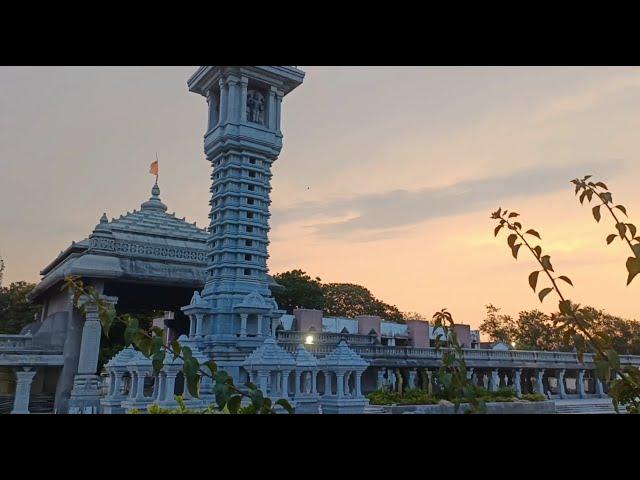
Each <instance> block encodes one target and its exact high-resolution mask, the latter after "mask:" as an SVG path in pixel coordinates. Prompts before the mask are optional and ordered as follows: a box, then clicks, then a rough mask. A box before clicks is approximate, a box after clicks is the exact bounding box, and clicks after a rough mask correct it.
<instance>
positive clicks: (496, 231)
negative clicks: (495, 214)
mask: <svg viewBox="0 0 640 480" xmlns="http://www.w3.org/2000/svg"><path fill="white" fill-rule="evenodd" d="M502 227H503V224H500V225H498V226H497V227H496V228H495V230H494V231H493V236H494V237H497V236H498V233H499V232H500V229H501V228H502Z"/></svg>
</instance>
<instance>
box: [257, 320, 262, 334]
mask: <svg viewBox="0 0 640 480" xmlns="http://www.w3.org/2000/svg"><path fill="white" fill-rule="evenodd" d="M261 336H262V315H260V314H258V337H261Z"/></svg>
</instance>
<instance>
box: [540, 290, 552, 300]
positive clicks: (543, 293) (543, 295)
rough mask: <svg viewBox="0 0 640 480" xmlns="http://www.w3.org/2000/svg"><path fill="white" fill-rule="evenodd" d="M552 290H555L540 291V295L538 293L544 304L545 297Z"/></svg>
mask: <svg viewBox="0 0 640 480" xmlns="http://www.w3.org/2000/svg"><path fill="white" fill-rule="evenodd" d="M552 290H553V288H543V289H542V290H540V293H538V298H540V301H541V302H542V301H543V300H544V297H546V296H547V295H549V293H551V291H552Z"/></svg>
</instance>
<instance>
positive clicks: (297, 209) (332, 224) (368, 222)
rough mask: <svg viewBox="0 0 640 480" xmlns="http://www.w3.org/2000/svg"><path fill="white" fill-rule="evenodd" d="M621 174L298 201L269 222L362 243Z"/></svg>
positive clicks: (529, 174)
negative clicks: (586, 179)
mask: <svg viewBox="0 0 640 480" xmlns="http://www.w3.org/2000/svg"><path fill="white" fill-rule="evenodd" d="M622 169H623V162H622V161H620V160H609V161H606V162H588V163H582V164H579V165H564V166H557V167H535V168H530V169H526V170H519V171H516V172H512V173H509V174H506V175H496V176H493V177H487V178H482V179H478V180H468V181H464V182H459V183H455V184H453V185H449V186H446V187H438V188H424V189H420V190H413V191H411V190H402V189H398V190H392V191H388V192H383V193H372V194H365V195H358V196H354V197H351V198H343V199H337V200H332V201H328V202H303V203H300V204H298V205H296V206H294V207H290V208H286V209H279V210H275V211H274V214H273V222H274V227H277V226H280V225H283V224H287V223H292V222H299V221H306V224H307V226H309V227H311V228H312V229H313V230H314V231H315V233H316V234H318V235H320V236H322V237H325V238H329V239H340V238H345V237H350V239H351V237H352V236H354V235H356V234H357V236H359V237H360V239H361V240H364V241H367V240H375V239H379V238H390V237H392V236H393V234H392V232H386V233H385V234H382V232H383V231H384V230H389V229H397V228H399V227H404V226H407V225H412V224H416V223H419V222H423V221H426V220H430V219H433V218H438V217H447V216H452V215H459V214H464V213H468V212H473V211H478V210H483V209H485V210H487V212H488V210H490V209H493V208H496V207H497V206H499V205H498V203H499V202H500V201H502V200H504V199H508V198H514V197H534V196H538V195H545V194H549V193H552V192H555V191H559V190H562V189H568V188H569V180H571V179H572V178H575V177H578V176H582V175H585V174H593V175H594V176H595V177H597V178H606V179H610V178H611V176H613V175H615V174H616V173H619V172H620V171H621V170H622ZM319 217H331V218H332V219H333V220H332V221H328V222H327V221H326V220H325V221H324V222H322V221H319ZM336 218H340V219H339V220H335V219H336ZM309 220H310V221H311V223H310V222H309ZM373 232H376V233H373ZM400 233H401V232H398V234H400Z"/></svg>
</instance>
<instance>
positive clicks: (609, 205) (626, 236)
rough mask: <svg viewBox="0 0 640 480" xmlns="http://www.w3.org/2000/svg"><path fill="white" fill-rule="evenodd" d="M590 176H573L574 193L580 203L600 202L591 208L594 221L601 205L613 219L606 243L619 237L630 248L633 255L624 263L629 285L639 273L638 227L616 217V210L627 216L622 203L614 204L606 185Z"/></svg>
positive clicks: (639, 247) (639, 239)
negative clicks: (612, 231) (613, 230)
mask: <svg viewBox="0 0 640 480" xmlns="http://www.w3.org/2000/svg"><path fill="white" fill-rule="evenodd" d="M590 178H591V175H586V176H585V177H583V178H581V179H578V178H574V179H573V180H571V183H573V184H574V185H575V186H576V188H575V194H576V195H578V193H580V197H579V198H580V204H581V205H582V204H583V203H584V200H585V199H586V200H587V202H588V203H591V201H592V200H594V201H596V202H598V201H599V202H600V203H598V204H597V205H595V206H594V207H593V208H592V209H591V212H592V214H593V218H595V219H596V222H600V219H601V215H602V213H601V210H602V207H605V209H606V210H607V211H608V212H609V214H610V215H611V217H612V218H613V220H614V221H615V228H616V232H615V233H612V234H610V235H608V236H607V245H610V244H611V243H612V242H613V241H614V240H615V239H616V238H618V237H620V240H621V241H623V242H625V243H626V244H627V245H628V246H629V248H630V249H631V253H633V257H629V258H627V263H626V267H627V273H628V277H627V285H629V284H630V283H631V281H632V280H633V279H634V278H635V276H636V275H638V274H639V273H640V236H636V234H637V233H638V229H637V228H636V226H635V225H634V224H632V223H626V222H623V221H621V220H620V218H618V214H617V213H616V210H618V211H619V212H622V213H623V214H624V216H625V217H628V215H627V208H626V207H625V206H624V205H614V203H613V196H612V194H611V192H610V191H609V189H608V188H607V185H606V184H604V183H603V182H593V181H589V179H590Z"/></svg>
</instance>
